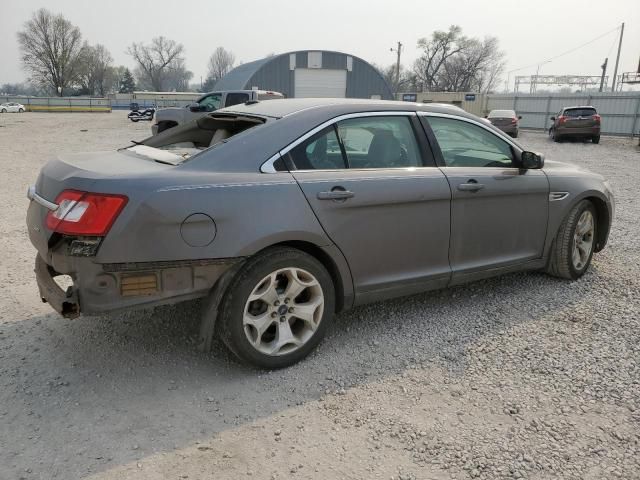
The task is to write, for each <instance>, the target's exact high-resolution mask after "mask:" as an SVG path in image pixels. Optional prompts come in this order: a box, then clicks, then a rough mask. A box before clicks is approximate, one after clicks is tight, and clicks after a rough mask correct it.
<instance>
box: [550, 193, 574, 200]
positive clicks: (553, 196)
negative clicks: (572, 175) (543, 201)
mask: <svg viewBox="0 0 640 480" xmlns="http://www.w3.org/2000/svg"><path fill="white" fill-rule="evenodd" d="M568 196H569V192H551V193H549V201H550V202H557V201H559V200H564V199H565V198H567V197H568Z"/></svg>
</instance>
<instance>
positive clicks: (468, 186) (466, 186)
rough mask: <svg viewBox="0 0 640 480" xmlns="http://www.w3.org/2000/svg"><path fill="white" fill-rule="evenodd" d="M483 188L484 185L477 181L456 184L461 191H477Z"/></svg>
mask: <svg viewBox="0 0 640 480" xmlns="http://www.w3.org/2000/svg"><path fill="white" fill-rule="evenodd" d="M483 188H484V185H483V184H482V183H477V182H468V183H461V184H460V185H458V190H460V191H462V192H477V191H478V190H482V189H483Z"/></svg>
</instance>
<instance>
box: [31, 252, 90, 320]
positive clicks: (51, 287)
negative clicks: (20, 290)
mask: <svg viewBox="0 0 640 480" xmlns="http://www.w3.org/2000/svg"><path fill="white" fill-rule="evenodd" d="M35 273H36V281H37V282H38V290H39V291H40V298H41V299H42V301H43V302H46V303H48V304H49V305H51V307H52V308H53V309H54V310H55V311H56V312H58V313H59V314H60V315H62V316H63V317H65V318H76V317H77V316H79V315H80V305H79V303H78V293H77V291H76V290H74V288H73V287H69V288H68V289H67V290H66V291H64V290H63V289H62V288H61V287H60V286H59V285H58V284H57V283H56V282H55V280H54V279H53V278H54V277H55V276H56V272H55V271H54V270H53V268H51V267H50V266H49V265H47V264H46V263H45V261H44V260H42V257H41V256H40V255H37V256H36V266H35Z"/></svg>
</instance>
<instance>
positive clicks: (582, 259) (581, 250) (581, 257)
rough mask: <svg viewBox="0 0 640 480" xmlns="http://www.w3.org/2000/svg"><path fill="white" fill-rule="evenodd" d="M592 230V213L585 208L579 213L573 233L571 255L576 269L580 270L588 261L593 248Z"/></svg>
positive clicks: (593, 228) (593, 229)
mask: <svg viewBox="0 0 640 480" xmlns="http://www.w3.org/2000/svg"><path fill="white" fill-rule="evenodd" d="M594 231H595V223H594V221H593V215H592V214H591V212H590V211H589V210H585V211H584V212H582V215H580V218H579V219H578V223H577V224H576V230H575V232H574V234H573V254H572V256H571V257H572V261H573V267H574V268H575V269H576V270H582V269H583V268H584V266H585V265H586V264H587V262H588V261H589V257H590V256H591V249H592V248H593V234H594Z"/></svg>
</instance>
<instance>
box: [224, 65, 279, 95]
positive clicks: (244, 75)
mask: <svg viewBox="0 0 640 480" xmlns="http://www.w3.org/2000/svg"><path fill="white" fill-rule="evenodd" d="M273 59H274V57H267V58H262V59H260V60H254V61H253V62H247V63H243V64H242V65H238V66H237V67H236V68H234V69H233V70H231V71H230V72H229V73H227V74H226V75H225V76H224V77H222V78H221V79H220V80H218V83H216V86H215V87H214V90H238V89H243V88H245V85H246V84H247V82H248V81H249V80H250V79H251V77H252V76H253V74H254V73H256V72H257V71H258V70H259V69H260V67H262V66H263V65H264V64H265V63H267V62H270V61H271V60H273ZM249 88H250V87H249Z"/></svg>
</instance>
